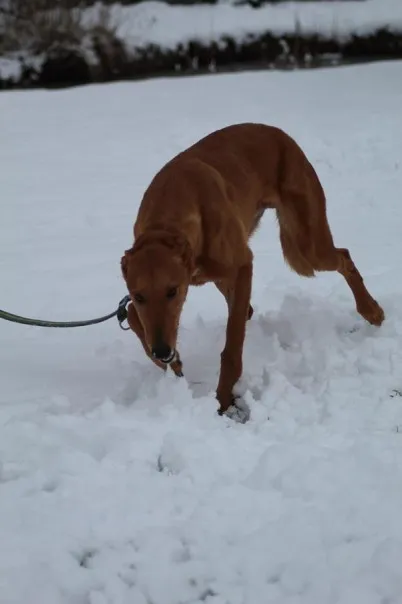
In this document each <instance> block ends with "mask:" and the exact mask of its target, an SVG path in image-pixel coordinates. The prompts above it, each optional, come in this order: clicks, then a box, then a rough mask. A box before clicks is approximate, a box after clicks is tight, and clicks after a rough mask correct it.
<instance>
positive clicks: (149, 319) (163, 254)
mask: <svg viewBox="0 0 402 604" xmlns="http://www.w3.org/2000/svg"><path fill="white" fill-rule="evenodd" d="M121 270H122V273H123V277H124V279H125V281H126V284H127V288H128V291H129V294H130V296H131V300H132V303H133V304H134V306H135V309H136V311H137V314H138V317H139V320H140V322H141V324H142V327H143V329H144V333H145V340H146V344H147V346H148V348H149V350H150V352H151V354H152V355H153V356H154V357H155V358H156V359H157V360H159V361H162V362H164V363H169V362H171V361H172V360H173V359H174V356H175V351H176V341H177V332H178V327H179V320H180V315H181V311H182V308H183V304H184V301H185V299H186V296H187V291H188V287H189V284H190V280H191V275H192V272H193V254H192V250H191V247H190V244H189V243H188V241H187V240H186V239H185V238H184V237H182V236H181V235H179V234H177V235H175V234H166V233H165V232H158V231H154V232H152V233H151V232H150V233H146V234H143V235H141V236H140V237H138V239H137V240H136V242H135V244H134V246H133V247H132V248H131V249H130V250H127V251H126V252H125V254H124V256H123V257H122V259H121Z"/></svg>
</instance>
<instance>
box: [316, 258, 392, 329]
mask: <svg viewBox="0 0 402 604" xmlns="http://www.w3.org/2000/svg"><path fill="white" fill-rule="evenodd" d="M317 260H318V262H317V264H316V266H315V269H316V270H318V271H328V270H336V271H337V272H338V273H340V274H341V275H342V276H343V277H344V278H345V280H346V283H347V284H348V285H349V287H350V289H351V291H352V293H353V296H354V298H355V301H356V310H357V312H358V313H359V314H360V315H361V316H362V317H363V318H364V319H366V321H368V322H369V323H371V324H372V325H377V326H379V325H381V324H382V322H383V321H384V318H385V315H384V311H383V309H382V308H381V306H380V305H379V304H378V302H377V301H376V300H374V298H373V297H372V296H371V294H370V293H369V292H368V290H367V288H366V286H365V284H364V281H363V277H362V276H361V274H360V273H359V271H358V269H357V268H356V265H355V263H354V262H353V260H352V258H351V256H350V253H349V250H347V249H345V248H333V249H332V250H331V251H330V253H329V254H326V255H324V256H320V257H318V259H317Z"/></svg>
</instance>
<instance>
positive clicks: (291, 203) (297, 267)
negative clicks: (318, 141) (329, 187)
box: [276, 135, 329, 277]
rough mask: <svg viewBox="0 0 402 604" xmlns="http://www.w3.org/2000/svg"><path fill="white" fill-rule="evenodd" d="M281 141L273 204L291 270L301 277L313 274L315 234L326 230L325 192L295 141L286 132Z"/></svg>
mask: <svg viewBox="0 0 402 604" xmlns="http://www.w3.org/2000/svg"><path fill="white" fill-rule="evenodd" d="M282 144H283V148H282V157H281V161H280V165H279V186H278V189H279V201H278V204H277V206H276V213H277V217H278V222H279V229H280V241H281V245H282V251H283V255H284V258H285V260H286V262H287V264H288V265H289V266H290V268H291V269H292V270H294V271H295V272H296V273H298V274H299V275H302V276H304V277H314V275H315V265H316V262H315V257H316V253H315V249H316V243H317V240H318V239H317V238H319V237H320V236H325V237H326V236H327V234H328V232H329V231H328V227H327V222H326V213H325V212H326V211H325V204H326V202H325V194H324V191H323V188H322V186H321V184H320V181H319V179H318V176H317V174H316V172H315V170H314V168H313V166H312V165H311V164H310V162H309V161H308V159H307V157H306V156H305V155H304V153H303V151H302V150H301V149H300V147H299V146H298V145H297V143H296V142H295V141H293V139H291V138H290V137H288V136H287V135H286V138H285V140H284V141H283V143H282ZM320 230H321V234H320Z"/></svg>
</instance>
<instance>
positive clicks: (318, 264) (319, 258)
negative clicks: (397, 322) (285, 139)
mask: <svg viewBox="0 0 402 604" xmlns="http://www.w3.org/2000/svg"><path fill="white" fill-rule="evenodd" d="M284 202H285V203H283V204H282V206H280V207H279V208H278V220H279V227H280V240H281V244H282V250H283V254H284V257H285V259H286V261H287V262H288V264H289V265H290V267H291V268H292V269H293V270H294V271H295V272H297V273H298V274H299V275H303V276H306V277H312V276H314V274H315V271H337V272H338V273H340V274H341V275H342V276H343V277H344V278H345V280H346V282H347V284H348V285H349V287H350V289H351V291H352V293H353V296H354V298H355V301H356V309H357V312H358V313H360V314H361V315H362V317H363V318H364V319H366V321H368V322H369V323H371V324H372V325H381V323H382V322H383V320H384V311H383V309H382V308H381V307H380V305H379V304H378V302H376V300H374V298H373V297H372V296H371V295H370V293H369V292H368V291H367V288H366V286H365V284H364V281H363V278H362V276H361V274H360V273H359V271H358V269H357V268H356V265H355V264H354V262H353V260H352V258H351V256H350V253H349V251H348V250H347V249H344V248H336V247H335V245H334V243H333V239H332V234H331V230H330V227H329V225H328V221H327V217H326V211H325V198H324V197H323V196H321V195H319V196H315V197H314V199H308V198H306V196H304V195H289V194H288V195H287V196H286V197H285V199H284Z"/></svg>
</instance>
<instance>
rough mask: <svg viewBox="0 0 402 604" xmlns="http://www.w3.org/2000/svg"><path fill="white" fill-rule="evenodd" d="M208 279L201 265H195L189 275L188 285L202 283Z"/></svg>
mask: <svg viewBox="0 0 402 604" xmlns="http://www.w3.org/2000/svg"><path fill="white" fill-rule="evenodd" d="M208 281H210V279H209V278H208V276H207V274H206V273H205V271H204V270H203V269H202V267H200V266H197V267H196V268H195V270H194V271H193V274H192V275H191V282H190V285H204V284H205V283H208Z"/></svg>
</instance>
